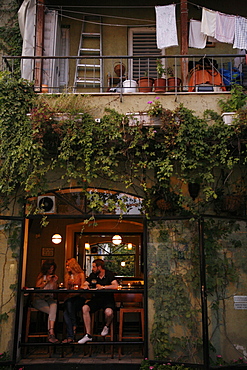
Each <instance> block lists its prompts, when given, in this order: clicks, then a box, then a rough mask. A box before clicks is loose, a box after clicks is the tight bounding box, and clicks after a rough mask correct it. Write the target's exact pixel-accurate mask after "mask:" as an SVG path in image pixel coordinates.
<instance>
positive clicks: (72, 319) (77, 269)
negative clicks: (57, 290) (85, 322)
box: [62, 258, 85, 343]
mask: <svg viewBox="0 0 247 370" xmlns="http://www.w3.org/2000/svg"><path fill="white" fill-rule="evenodd" d="M66 269H67V273H66V275H65V279H64V286H65V288H67V289H74V286H75V285H77V286H78V288H79V289H82V286H83V284H84V282H85V274H84V272H83V270H82V268H81V266H80V265H79V264H78V262H77V261H76V259H75V258H70V259H68V260H67V261H66ZM84 303H85V298H84V297H81V296H80V293H78V294H76V295H75V294H73V295H72V296H71V297H69V298H67V299H66V301H65V302H64V314H63V315H64V320H65V323H66V326H67V338H66V339H64V340H63V341H62V343H71V342H73V341H74V339H75V333H76V324H77V323H76V314H77V312H79V311H81V308H82V306H83V305H84Z"/></svg>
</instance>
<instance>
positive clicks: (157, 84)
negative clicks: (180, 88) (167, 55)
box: [154, 59, 166, 92]
mask: <svg viewBox="0 0 247 370" xmlns="http://www.w3.org/2000/svg"><path fill="white" fill-rule="evenodd" d="M156 70H157V76H158V78H156V79H155V80H154V91H155V92H165V91H166V79H165V78H163V77H162V76H163V75H164V74H165V73H166V68H165V67H164V66H163V64H162V61H161V59H157V60H156Z"/></svg>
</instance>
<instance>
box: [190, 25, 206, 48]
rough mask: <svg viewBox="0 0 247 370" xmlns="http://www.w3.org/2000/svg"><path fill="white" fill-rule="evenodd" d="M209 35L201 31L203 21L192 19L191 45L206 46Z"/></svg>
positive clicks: (191, 46) (192, 46) (195, 46)
mask: <svg viewBox="0 0 247 370" xmlns="http://www.w3.org/2000/svg"><path fill="white" fill-rule="evenodd" d="M206 42H207V35H205V34H204V33H202V32H201V22H200V21H196V20H194V19H191V20H190V29H189V47H190V48H197V49H204V48H205V47H206Z"/></svg>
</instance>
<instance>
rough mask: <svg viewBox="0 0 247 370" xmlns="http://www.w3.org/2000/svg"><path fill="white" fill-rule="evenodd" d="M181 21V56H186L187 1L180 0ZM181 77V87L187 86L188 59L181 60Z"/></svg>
mask: <svg viewBox="0 0 247 370" xmlns="http://www.w3.org/2000/svg"><path fill="white" fill-rule="evenodd" d="M180 19H181V29H180V32H181V55H188V4H187V0H180ZM181 77H182V81H183V86H188V58H182V59H181Z"/></svg>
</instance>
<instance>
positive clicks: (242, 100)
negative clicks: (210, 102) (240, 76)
mask: <svg viewBox="0 0 247 370" xmlns="http://www.w3.org/2000/svg"><path fill="white" fill-rule="evenodd" d="M246 103H247V95H246V94H245V93H244V91H243V87H242V86H241V85H236V84H235V85H233V86H232V88H231V96H230V97H229V98H227V99H220V100H219V102H218V104H219V106H220V108H221V110H222V112H236V111H238V110H239V109H240V108H242V107H243V106H244V105H246Z"/></svg>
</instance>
